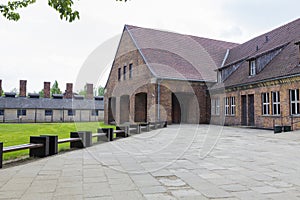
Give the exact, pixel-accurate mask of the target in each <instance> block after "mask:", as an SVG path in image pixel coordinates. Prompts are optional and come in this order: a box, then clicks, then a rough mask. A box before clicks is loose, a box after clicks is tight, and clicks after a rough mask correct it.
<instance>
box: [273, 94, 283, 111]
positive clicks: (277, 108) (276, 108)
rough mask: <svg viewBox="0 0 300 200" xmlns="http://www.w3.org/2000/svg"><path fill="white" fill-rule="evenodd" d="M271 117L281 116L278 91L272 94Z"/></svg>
mask: <svg viewBox="0 0 300 200" xmlns="http://www.w3.org/2000/svg"><path fill="white" fill-rule="evenodd" d="M274 97H275V98H274ZM272 115H275V116H279V115H281V109H280V92H279V91H273V92H272Z"/></svg>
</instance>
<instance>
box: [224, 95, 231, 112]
mask: <svg viewBox="0 0 300 200" xmlns="http://www.w3.org/2000/svg"><path fill="white" fill-rule="evenodd" d="M229 102H230V98H229V97H224V115H225V116H229V115H230V109H229V108H230V103H229Z"/></svg>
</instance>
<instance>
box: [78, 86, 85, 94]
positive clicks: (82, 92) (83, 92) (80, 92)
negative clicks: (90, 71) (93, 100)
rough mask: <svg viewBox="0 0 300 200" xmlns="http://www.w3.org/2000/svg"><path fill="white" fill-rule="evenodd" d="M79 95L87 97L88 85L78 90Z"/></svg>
mask: <svg viewBox="0 0 300 200" xmlns="http://www.w3.org/2000/svg"><path fill="white" fill-rule="evenodd" d="M78 94H79V95H82V96H84V97H86V94H87V89H86V85H85V86H84V88H83V89H82V90H80V91H79V92H78Z"/></svg>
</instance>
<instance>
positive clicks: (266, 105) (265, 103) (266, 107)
mask: <svg viewBox="0 0 300 200" xmlns="http://www.w3.org/2000/svg"><path fill="white" fill-rule="evenodd" d="M262 114H263V115H269V114H270V99H269V93H262Z"/></svg>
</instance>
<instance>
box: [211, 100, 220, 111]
mask: <svg viewBox="0 0 300 200" xmlns="http://www.w3.org/2000/svg"><path fill="white" fill-rule="evenodd" d="M211 115H220V99H219V98H215V99H211Z"/></svg>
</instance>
